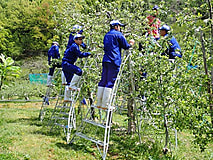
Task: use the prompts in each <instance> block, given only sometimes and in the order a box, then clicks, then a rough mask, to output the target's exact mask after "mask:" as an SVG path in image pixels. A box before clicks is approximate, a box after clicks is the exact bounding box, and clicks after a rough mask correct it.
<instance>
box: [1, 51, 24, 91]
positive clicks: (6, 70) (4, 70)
mask: <svg viewBox="0 0 213 160" xmlns="http://www.w3.org/2000/svg"><path fill="white" fill-rule="evenodd" d="M0 60H1V63H0V90H1V87H2V85H3V84H4V83H6V81H7V80H8V79H10V78H13V77H18V76H19V74H20V72H21V69H20V67H18V66H14V60H13V59H12V58H11V57H7V58H6V57H5V56H4V55H3V54H1V56H0Z"/></svg>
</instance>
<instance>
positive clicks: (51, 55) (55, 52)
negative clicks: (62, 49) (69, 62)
mask: <svg viewBox="0 0 213 160" xmlns="http://www.w3.org/2000/svg"><path fill="white" fill-rule="evenodd" d="M59 58H60V53H59V44H58V42H53V43H52V46H51V47H50V49H49V50H48V64H49V65H50V68H49V74H48V76H47V86H51V85H52V79H53V74H54V71H55V68H56V67H57V68H61V64H59V63H58V62H57V61H55V60H57V59H59Z"/></svg>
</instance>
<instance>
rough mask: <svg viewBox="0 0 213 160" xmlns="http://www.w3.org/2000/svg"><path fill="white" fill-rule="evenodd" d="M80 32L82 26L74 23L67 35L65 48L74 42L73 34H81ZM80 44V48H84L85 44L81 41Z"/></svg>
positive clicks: (81, 31)
mask: <svg viewBox="0 0 213 160" xmlns="http://www.w3.org/2000/svg"><path fill="white" fill-rule="evenodd" d="M82 33H83V27H82V26H79V25H77V24H76V25H74V26H73V27H72V32H71V33H70V35H69V40H68V43H67V48H66V49H68V48H69V47H70V46H71V45H72V44H73V43H74V35H76V34H82ZM80 46H81V47H82V48H84V49H86V44H84V43H82V44H81V45H80Z"/></svg>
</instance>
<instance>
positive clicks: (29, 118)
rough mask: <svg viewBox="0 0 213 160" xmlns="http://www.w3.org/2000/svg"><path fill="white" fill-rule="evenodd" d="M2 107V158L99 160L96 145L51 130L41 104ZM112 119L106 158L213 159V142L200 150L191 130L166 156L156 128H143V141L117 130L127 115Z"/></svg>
mask: <svg viewBox="0 0 213 160" xmlns="http://www.w3.org/2000/svg"><path fill="white" fill-rule="evenodd" d="M0 106H1V107H0V126H1V127H0V133H1V134H0V144H1V147H0V159H5V160H7V159H11V160H14V159H33V160H34V159H35V160H47V159H67V160H79V159H81V160H84V159H85V160H93V159H100V155H99V152H98V150H97V147H96V146H95V144H93V143H91V142H88V141H86V140H84V139H80V140H78V141H76V142H75V143H73V144H72V145H68V144H66V140H65V135H64V133H63V130H62V129H61V130H60V131H59V133H56V132H53V133H50V132H49V131H50V127H48V126H46V125H47V124H48V117H47V119H46V121H44V122H43V123H42V122H40V121H39V119H38V114H39V110H40V103H26V104H24V103H23V104H9V103H8V104H1V105H0ZM50 109H52V107H50ZM47 116H50V115H47ZM113 122H114V123H115V125H114V126H113V127H112V134H111V136H110V146H109V151H108V155H107V159H111V160H114V159H128V160H132V159H141V160H146V159H153V160H157V159H175V160H180V159H186V160H188V159H197V160H200V159H206V160H210V159H211V158H213V154H212V153H213V145H212V144H211V145H210V146H209V147H208V148H207V149H206V150H205V152H203V153H201V152H200V151H199V148H198V146H196V145H195V144H193V142H192V141H193V136H192V135H191V134H190V133H189V132H188V131H184V132H181V133H178V147H177V148H175V149H174V150H172V155H171V154H167V155H164V154H163V153H162V148H163V143H162V142H163V141H164V137H163V136H161V135H158V136H154V134H151V133H153V132H154V131H153V130H152V129H151V128H150V126H146V128H145V129H144V132H143V134H142V135H143V136H142V143H141V144H140V143H139V138H138V135H137V134H134V135H128V134H126V130H120V131H116V127H127V117H126V114H124V115H120V114H114V117H113ZM91 129H92V128H91ZM171 136H172V135H171Z"/></svg>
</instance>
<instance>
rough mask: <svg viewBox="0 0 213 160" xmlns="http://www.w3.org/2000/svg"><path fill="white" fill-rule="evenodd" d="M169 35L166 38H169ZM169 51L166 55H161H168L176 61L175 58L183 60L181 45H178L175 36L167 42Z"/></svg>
mask: <svg viewBox="0 0 213 160" xmlns="http://www.w3.org/2000/svg"><path fill="white" fill-rule="evenodd" d="M168 36H169V35H168V34H166V35H165V36H164V38H167V37H168ZM167 43H168V45H167V50H166V51H165V53H162V54H161V55H168V56H169V59H175V57H179V58H181V57H182V55H181V48H180V45H179V44H178V42H177V40H176V39H175V37H174V36H172V38H171V40H168V41H167Z"/></svg>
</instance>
